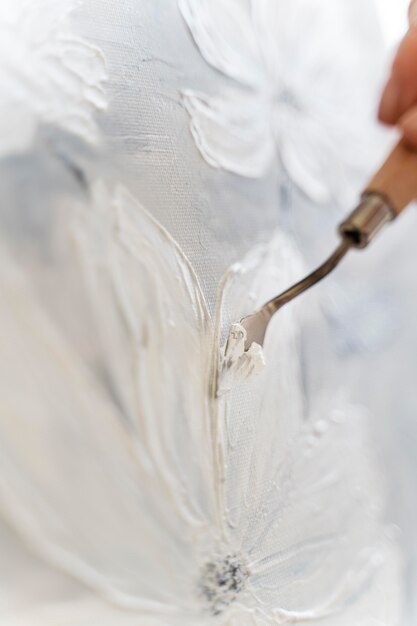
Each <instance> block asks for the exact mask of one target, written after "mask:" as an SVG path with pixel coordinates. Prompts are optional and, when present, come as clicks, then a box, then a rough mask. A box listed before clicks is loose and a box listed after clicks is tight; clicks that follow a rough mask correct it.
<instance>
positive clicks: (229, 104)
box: [178, 0, 383, 202]
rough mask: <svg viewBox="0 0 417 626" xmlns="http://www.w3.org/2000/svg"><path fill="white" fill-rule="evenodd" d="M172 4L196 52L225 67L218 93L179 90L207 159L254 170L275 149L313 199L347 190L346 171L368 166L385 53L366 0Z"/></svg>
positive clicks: (263, 166) (268, 162)
mask: <svg viewBox="0 0 417 626" xmlns="http://www.w3.org/2000/svg"><path fill="white" fill-rule="evenodd" d="M178 4H179V8H180V10H181V12H182V15H183V17H184V19H185V21H186V23H187V25H188V27H189V29H190V32H191V34H192V36H193V38H194V41H195V43H196V45H197V47H198V49H199V51H200V53H201V55H202V56H203V57H204V59H205V60H206V61H207V63H208V64H209V65H210V66H211V67H212V68H214V69H215V70H217V71H218V72H219V73H220V74H222V75H223V76H219V77H218V79H217V80H216V81H214V82H213V84H214V85H216V91H215V93H214V94H207V93H202V92H200V91H198V90H197V89H194V88H193V89H190V88H187V89H185V90H184V91H183V102H184V105H185V107H186V109H187V111H188V113H189V114H190V118H191V125H190V126H191V132H192V135H193V137H194V140H195V142H196V145H197V147H198V149H199V151H200V153H201V155H202V156H203V157H204V159H205V160H206V161H207V162H208V163H209V164H210V165H212V166H214V167H220V168H223V169H225V170H228V171H231V172H234V173H236V174H239V175H241V176H246V177H254V178H258V177H261V176H263V175H265V174H266V173H267V172H268V171H269V170H270V169H271V167H272V166H274V165H275V166H276V164H277V162H278V160H277V157H278V156H279V160H280V161H282V164H283V166H284V168H285V169H286V171H287V174H288V175H289V176H290V178H291V179H292V180H293V181H294V182H295V183H296V184H297V185H298V186H299V187H300V188H301V189H302V190H303V191H304V192H305V193H306V194H307V195H308V196H309V197H310V198H312V199H313V200H315V201H317V202H325V201H328V200H329V199H330V198H333V199H339V200H340V199H341V198H343V197H344V196H345V195H349V194H350V191H351V188H350V186H351V185H352V182H353V181H352V176H354V175H355V173H357V172H358V170H359V169H360V168H361V167H362V169H363V166H365V169H366V166H368V167H369V159H370V157H371V154H372V153H370V152H368V151H366V150H365V149H364V147H363V146H364V143H365V142H364V141H363V137H364V136H367V137H368V140H367V141H368V142H369V143H370V144H371V145H372V143H373V142H374V140H375V138H370V137H372V134H373V133H375V128H374V121H375V120H374V117H375V115H374V106H375V100H376V97H377V93H376V92H377V89H378V86H379V85H378V72H379V70H380V67H381V60H382V57H383V53H382V46H381V42H380V40H379V31H378V25H377V23H376V22H377V18H376V15H375V13H374V12H373V6H372V4H370V3H369V2H363V1H362V0H354V1H353V2H345V3H340V2H328V1H327V0H313V1H312V2H308V3H306V2H305V1H304V0H294V1H292V2H287V1H285V0H259V1H256V2H244V1H243V0H233V1H232V2H224V1H223V0H178ZM372 22H373V23H372ZM362 23H366V24H367V31H366V35H365V36H364V33H362V32H361V24H362ZM347 47H348V49H349V53H347V52H346V48H347ZM329 50H331V54H329ZM364 58H366V63H363V59H364ZM225 78H226V79H228V82H227V84H226V82H225ZM187 87H188V86H187ZM358 145H360V146H361V148H360V150H358V148H357V147H358ZM352 148H354V150H352Z"/></svg>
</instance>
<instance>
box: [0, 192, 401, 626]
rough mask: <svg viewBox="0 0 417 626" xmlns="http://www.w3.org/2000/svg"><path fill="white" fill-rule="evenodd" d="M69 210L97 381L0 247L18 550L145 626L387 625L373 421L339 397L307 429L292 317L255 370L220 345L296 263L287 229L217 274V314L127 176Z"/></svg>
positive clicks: (274, 328) (392, 593)
mask: <svg viewBox="0 0 417 626" xmlns="http://www.w3.org/2000/svg"><path fill="white" fill-rule="evenodd" d="M71 214H72V215H73V226H72V228H71V229H70V233H71V237H72V240H73V245H75V247H76V250H77V254H76V256H75V257H74V258H77V259H78V262H79V263H80V271H81V274H80V277H81V278H82V279H83V280H85V288H86V294H87V296H88V297H89V298H90V303H91V307H92V311H95V313H96V317H95V319H96V324H97V330H98V332H99V334H100V336H101V341H102V347H103V350H104V353H105V354H107V359H106V363H107V366H108V371H107V384H106V385H104V384H103V382H102V380H101V379H100V378H99V377H98V376H97V374H96V373H95V372H94V370H92V369H91V368H89V367H86V364H85V363H84V362H83V361H82V360H81V359H80V357H79V355H77V353H76V352H75V351H74V350H73V349H72V347H71V345H69V344H68V342H67V341H66V340H65V338H64V337H63V336H62V335H61V334H60V332H59V330H58V329H57V328H56V327H54V324H53V323H52V321H51V319H49V318H48V316H47V314H46V312H45V311H44V310H43V308H42V303H41V302H39V301H37V298H36V296H35V294H34V293H31V289H30V287H29V285H28V284H27V282H26V280H25V279H24V278H23V275H22V274H20V273H19V272H18V270H17V269H16V268H14V269H13V266H12V264H11V262H10V259H9V258H8V256H7V253H6V251H5V250H3V253H2V259H1V263H0V278H1V280H0V289H1V293H0V295H1V297H0V342H1V346H2V355H3V358H2V359H1V361H0V452H1V454H0V468H1V472H0V475H1V479H0V495H1V502H2V505H3V507H4V510H6V511H8V515H9V516H10V520H11V521H12V522H13V524H15V525H16V527H18V528H19V530H20V532H21V534H22V535H23V536H24V537H25V540H26V542H28V544H29V545H31V546H32V547H33V548H34V549H35V550H37V551H38V552H39V554H41V555H42V556H43V557H44V558H47V559H48V560H49V561H50V562H51V563H53V564H55V565H57V566H59V567H60V568H63V569H64V570H66V571H68V572H70V573H71V574H72V575H73V576H74V577H76V578H77V579H78V580H80V581H83V582H85V583H87V584H88V585H89V586H90V587H93V588H94V589H96V590H97V591H99V592H100V593H102V594H104V596H105V597H106V598H108V599H109V600H110V602H111V603H113V604H115V605H117V606H120V607H125V608H129V609H131V610H132V611H134V612H135V613H137V615H138V616H141V617H140V619H144V617H143V616H144V611H145V612H146V615H148V618H149V623H151V624H153V623H155V624H164V625H167V624H173V625H176V624H190V625H191V624H194V625H195V624H209V623H210V624H222V625H234V624H242V623H243V624H246V623H247V624H256V625H264V624H291V623H304V622H308V623H314V624H321V623H322V620H323V619H325V618H326V617H329V618H330V619H331V623H332V624H333V625H334V626H341V625H347V624H352V623H364V624H371V623H372V620H374V621H377V622H378V623H381V624H390V625H391V624H393V623H395V622H396V613H397V605H398V587H397V582H398V566H399V560H398V555H397V552H396V547H395V545H394V543H392V541H391V539H390V538H389V537H388V535H387V534H386V531H385V528H384V525H383V523H382V522H381V495H380V490H379V487H378V477H377V474H376V473H375V469H374V466H373V462H372V460H371V458H370V457H369V455H368V447H367V443H366V437H365V435H364V433H365V432H366V427H365V423H366V420H365V417H364V415H363V414H362V412H361V411H360V410H358V409H357V408H355V407H354V406H350V405H349V404H346V403H344V402H343V401H342V399H340V398H337V397H335V395H334V392H332V394H331V395H330V396H329V397H328V398H323V399H322V402H321V403H320V406H318V407H317V413H316V414H314V415H309V416H308V420H307V421H306V419H305V418H306V416H305V415H304V410H303V403H302V387H301V378H300V371H299V364H298V356H297V350H296V344H297V340H298V339H297V337H298V330H297V318H296V315H295V314H294V312H293V311H291V312H289V311H282V313H281V315H280V320H279V324H275V323H272V324H271V329H270V332H269V335H268V340H267V342H266V344H265V364H264V367H263V369H262V371H259V372H257V376H255V377H250V376H247V374H248V373H250V371H251V369H252V368H251V367H246V364H244V365H243V366H242V368H240V365H239V359H240V358H241V356H239V354H238V351H239V350H238V348H239V345H240V343H239V342H240V341H241V337H240V335H239V325H237V326H235V327H234V330H235V331H236V332H235V335H236V345H235V346H231V347H229V349H226V350H224V349H221V348H220V345H221V336H222V335H223V334H224V333H225V332H226V333H227V330H228V322H227V321H226V319H225V317H228V316H232V319H240V318H241V317H242V316H243V315H244V314H246V313H248V312H249V311H250V310H251V309H252V307H253V306H258V304H260V303H261V302H262V301H263V300H264V299H265V298H267V297H269V296H271V295H272V294H273V293H275V292H276V291H279V290H280V289H281V288H282V286H283V283H286V282H289V281H291V280H292V279H293V278H294V274H295V273H297V272H298V271H299V259H298V254H297V251H296V249H295V248H294V247H293V246H292V245H291V243H290V242H289V241H288V239H287V238H286V236H284V235H283V234H282V233H277V234H276V235H274V236H273V237H272V239H271V241H270V242H269V243H268V244H266V245H263V246H260V247H257V248H254V249H253V250H252V251H251V252H250V253H249V254H248V256H247V257H246V258H245V259H243V260H242V262H241V263H239V264H236V265H235V266H233V267H232V268H231V269H230V270H229V271H228V272H227V274H226V276H225V278H224V280H223V282H222V285H221V288H220V292H219V304H218V311H217V314H216V318H215V319H214V320H212V319H211V318H210V316H209V313H208V311H207V307H206V305H205V301H204V298H203V295H202V293H201V290H200V287H199V283H198V281H197V278H196V276H195V273H194V271H193V269H192V267H191V265H190V263H189V262H188V260H187V259H186V257H185V256H184V254H183V253H182V252H181V250H180V249H179V247H178V245H177V244H176V243H175V241H173V239H172V238H171V237H170V235H169V234H168V233H167V232H166V231H165V229H164V228H162V227H161V226H160V225H159V224H158V223H157V222H156V221H155V219H154V218H153V217H151V215H150V214H149V213H148V212H147V211H146V210H145V209H144V208H143V207H142V206H141V205H140V204H139V203H138V202H137V201H135V199H134V198H133V197H132V196H131V195H130V194H129V193H128V192H127V191H126V190H125V189H124V188H123V187H117V188H115V189H113V190H112V189H110V190H109V189H107V188H106V186H105V185H103V184H102V183H97V184H96V185H95V187H94V190H93V195H92V199H91V202H90V203H89V204H84V203H78V204H77V203H76V202H75V201H74V203H73V204H72V206H71ZM229 353H230V354H229ZM249 358H254V359H255V363H256V369H257V364H258V363H259V362H260V361H261V359H260V357H259V354H256V355H255V356H254V355H253V354H250V355H249ZM173 365H174V366H173ZM225 368H226V371H227V375H226V379H224V378H223V377H224V376H225ZM241 369H243V370H244V375H243V376H240V375H239V374H240V370H241ZM233 370H236V371H235V372H234V375H232V374H233ZM213 381H215V382H214V384H213ZM216 383H217V384H216ZM219 386H220V387H221V392H220V393H219ZM46 623H48V622H46ZM140 623H142V622H140ZM147 623H148V622H147Z"/></svg>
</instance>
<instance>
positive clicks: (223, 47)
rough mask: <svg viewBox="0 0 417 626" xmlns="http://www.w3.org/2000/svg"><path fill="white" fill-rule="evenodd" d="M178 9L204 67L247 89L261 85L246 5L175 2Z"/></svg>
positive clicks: (231, 0) (241, 0)
mask: <svg viewBox="0 0 417 626" xmlns="http://www.w3.org/2000/svg"><path fill="white" fill-rule="evenodd" d="M178 6H179V8H180V11H181V13H182V15H183V17H184V19H185V21H186V22H187V25H188V27H189V29H190V31H191V34H192V36H193V38H194V41H195V43H196V44H197V46H198V48H199V50H200V53H201V54H202V56H203V57H204V58H205V60H206V61H207V63H209V64H210V65H211V66H212V67H214V68H216V69H217V70H219V71H220V72H222V73H223V74H224V75H225V76H228V77H229V78H233V79H234V80H236V81H238V82H239V83H242V84H244V85H247V86H249V87H256V86H257V85H259V84H261V82H262V74H263V67H262V59H261V55H260V48H259V44H258V41H257V37H256V32H255V29H254V27H253V23H252V16H251V11H250V7H249V3H248V2H246V1H245V0H228V2H223V0H178Z"/></svg>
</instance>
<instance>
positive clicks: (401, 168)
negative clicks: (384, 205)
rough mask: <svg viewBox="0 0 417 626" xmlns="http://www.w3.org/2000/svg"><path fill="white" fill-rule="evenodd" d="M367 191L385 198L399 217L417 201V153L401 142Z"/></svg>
mask: <svg viewBox="0 0 417 626" xmlns="http://www.w3.org/2000/svg"><path fill="white" fill-rule="evenodd" d="M365 191H370V192H372V191H374V192H377V193H380V194H382V195H383V196H385V197H386V198H387V200H388V202H389V204H390V206H391V207H392V209H394V211H395V212H396V214H397V215H399V214H400V213H401V211H403V209H405V207H406V206H408V205H409V204H410V202H412V201H413V200H416V199H417V151H416V150H415V149H412V148H410V147H408V146H406V145H405V144H404V142H403V141H400V143H399V144H398V145H397V146H396V147H395V148H394V150H393V151H392V152H391V154H390V155H389V157H388V159H387V160H386V161H385V163H384V164H383V166H382V167H381V169H380V170H379V171H378V172H377V173H376V174H375V176H374V178H373V179H372V180H371V182H370V183H369V185H368V186H367V188H366V190H365Z"/></svg>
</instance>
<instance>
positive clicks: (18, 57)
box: [0, 0, 106, 156]
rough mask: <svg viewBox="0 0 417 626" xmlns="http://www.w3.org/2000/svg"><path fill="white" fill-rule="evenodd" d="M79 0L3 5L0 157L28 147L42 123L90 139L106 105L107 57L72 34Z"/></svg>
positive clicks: (18, 0) (13, 0) (22, 0)
mask: <svg viewBox="0 0 417 626" xmlns="http://www.w3.org/2000/svg"><path fill="white" fill-rule="evenodd" d="M76 4H77V3H76V0H68V1H66V2H62V1H60V0H32V1H31V2H26V0H2V2H1V3H0V84H1V94H0V113H1V114H0V137H1V139H0V156H4V155H7V154H13V153H16V152H22V151H24V150H26V149H28V148H29V147H30V145H31V143H32V141H33V139H34V136H35V134H36V131H37V128H38V126H39V125H40V124H41V123H46V124H52V125H54V126H59V127H60V128H62V129H63V130H65V131H67V132H69V133H74V134H76V135H78V136H79V137H81V138H82V139H84V140H85V141H88V142H92V141H95V140H96V139H97V128H96V124H95V121H94V114H95V113H96V112H98V111H102V110H104V109H105V108H106V100H105V96H104V90H103V83H104V81H105V79H106V72H105V67H104V57H103V54H102V53H101V51H100V50H99V48H97V47H96V46H93V45H91V44H89V43H87V42H86V41H84V40H82V39H80V38H79V37H77V36H76V35H74V34H73V33H72V32H71V29H70V25H69V14H70V12H71V9H73V8H74V6H76Z"/></svg>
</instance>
